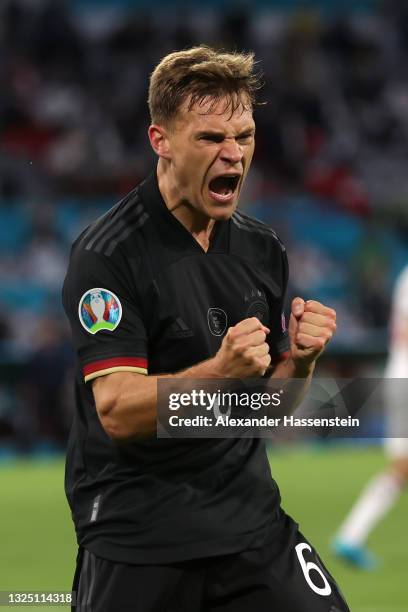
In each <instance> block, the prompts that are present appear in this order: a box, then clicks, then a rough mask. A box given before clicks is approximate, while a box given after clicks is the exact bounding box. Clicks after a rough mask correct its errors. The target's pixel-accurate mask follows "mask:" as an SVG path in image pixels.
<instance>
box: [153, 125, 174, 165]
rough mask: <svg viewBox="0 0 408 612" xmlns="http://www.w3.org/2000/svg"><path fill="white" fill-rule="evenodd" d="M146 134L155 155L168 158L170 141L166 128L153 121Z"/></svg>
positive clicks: (169, 156)
mask: <svg viewBox="0 0 408 612" xmlns="http://www.w3.org/2000/svg"><path fill="white" fill-rule="evenodd" d="M148 134H149V140H150V144H151V145H152V149H153V151H154V152H155V153H156V155H158V156H159V157H163V158H164V159H170V158H171V155H170V143H169V139H168V136H167V132H166V130H165V129H164V128H163V127H162V126H160V125H157V124H155V123H154V124H153V125H151V126H150V127H149V131H148Z"/></svg>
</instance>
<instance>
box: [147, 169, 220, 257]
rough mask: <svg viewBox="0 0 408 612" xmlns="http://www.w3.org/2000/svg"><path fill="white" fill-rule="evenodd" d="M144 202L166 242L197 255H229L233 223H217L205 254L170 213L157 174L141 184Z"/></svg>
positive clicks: (154, 172)
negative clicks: (231, 225)
mask: <svg viewBox="0 0 408 612" xmlns="http://www.w3.org/2000/svg"><path fill="white" fill-rule="evenodd" d="M140 192H141V196H142V200H143V202H144V204H145V206H146V208H148V209H149V211H150V212H151V214H152V217H153V218H154V220H155V222H156V223H157V228H158V229H159V230H163V235H164V237H165V240H166V242H167V243H168V242H172V243H173V244H174V245H175V246H177V247H178V248H180V247H182V248H183V250H189V251H192V252H194V253H196V254H199V253H201V254H203V255H206V254H209V253H228V252H229V235H230V224H231V221H230V220H228V221H216V222H215V225H214V229H213V232H212V234H211V239H210V246H209V248H208V251H207V252H205V251H204V249H203V248H202V247H201V246H200V244H199V243H198V242H197V240H196V239H195V238H194V237H193V236H192V235H191V234H190V232H189V231H188V230H187V229H186V228H185V227H184V225H183V224H182V223H180V221H179V220H178V219H177V218H176V217H175V216H174V215H173V214H172V213H171V212H170V211H169V209H168V208H167V206H166V203H165V202H164V200H163V197H162V195H161V193H160V189H159V185H158V181H157V173H156V171H153V172H152V173H151V174H150V175H149V176H148V178H147V179H146V180H145V181H144V182H143V183H142V184H141V186H140Z"/></svg>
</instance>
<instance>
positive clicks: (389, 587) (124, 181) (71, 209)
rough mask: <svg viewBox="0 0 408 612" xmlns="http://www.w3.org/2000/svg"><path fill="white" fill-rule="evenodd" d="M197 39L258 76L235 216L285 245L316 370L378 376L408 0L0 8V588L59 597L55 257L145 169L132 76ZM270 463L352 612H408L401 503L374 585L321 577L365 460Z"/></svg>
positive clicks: (398, 260) (61, 367) (351, 575)
mask: <svg viewBox="0 0 408 612" xmlns="http://www.w3.org/2000/svg"><path fill="white" fill-rule="evenodd" d="M198 43H207V44H211V45H216V46H219V47H223V48H227V49H238V50H253V51H254V52H255V54H256V57H257V59H258V60H259V62H260V68H261V69H262V70H263V72H264V74H265V81H266V86H265V88H264V90H263V91H262V94H261V100H264V101H267V105H266V106H261V107H260V108H259V109H257V110H256V121H257V150H256V156H255V161H254V164H253V168H252V172H251V173H250V177H249V179H248V185H247V187H246V190H245V193H244V196H243V199H242V206H243V207H244V208H245V209H247V211H248V212H249V213H250V214H253V215H255V216H257V217H258V218H261V219H264V220H265V221H267V222H269V223H270V224H271V225H272V226H273V227H274V228H275V229H276V230H277V232H278V233H279V234H280V236H281V237H282V239H283V240H284V242H285V243H286V245H287V250H288V253H289V261H290V266H291V284H290V290H289V294H290V295H289V297H290V296H293V295H295V294H300V295H302V296H303V297H305V298H306V299H307V298H314V299H319V300H321V301H324V302H326V303H328V304H330V305H332V306H334V307H335V308H336V309H337V313H338V333H337V335H336V338H335V340H334V341H333V343H332V344H331V346H330V349H329V350H328V352H327V356H326V357H325V359H324V360H322V363H321V364H320V367H319V371H318V374H319V375H328V374H329V375H331V376H334V375H335V376H339V377H353V376H358V375H372V376H376V375H379V376H381V372H382V369H383V365H384V361H385V357H386V351H387V334H388V320H389V308H390V296H391V289H392V286H393V283H394V280H395V278H396V276H397V274H398V272H399V271H400V270H401V268H402V267H403V266H404V265H405V264H406V263H407V262H408V172H407V167H406V165H407V153H408V80H407V71H406V66H407V60H408V3H407V2H405V1H404V0H385V1H383V2H379V1H375V0H353V1H352V0H337V1H335V0H320V1H318V0H314V1H313V0H309V1H308V2H307V1H305V2H300V1H299V2H298V1H296V0H286V1H284V0H282V1H280V2H278V1H269V2H268V1H266V0H265V1H264V2H261V1H259V2H254V1H253V2H249V1H248V2H227V1H223V2H215V1H214V2H210V1H203V0H202V1H201V2H199V3H198V2H188V3H182V2H179V3H178V2H166V1H163V0H162V1H161V2H160V1H157V0H155V1H154V2H153V1H150V2H147V1H139V2H138V1H136V0H134V1H131V0H126V1H125V0H69V1H66V2H63V1H62V0H61V1H59V0H2V1H1V2H0V86H1V92H2V93H1V97H0V279H1V282H0V361H1V374H0V482H1V483H2V488H1V497H2V504H1V506H2V512H1V521H0V524H1V527H0V529H1V536H2V537H1V543H2V546H1V550H2V554H1V555H0V590H6V589H9V588H15V589H23V590H27V589H36V590H41V589H45V588H49V589H52V590H56V589H68V588H69V587H70V583H71V578H72V570H73V562H74V555H75V546H74V535H73V530H72V526H71V523H70V517H69V512H68V509H67V506H66V503H65V500H64V496H63V491H62V486H63V463H62V459H61V457H62V453H63V449H64V444H65V440H66V436H67V432H68V428H69V423H70V418H71V413H72V405H73V399H72V384H71V380H72V365H73V356H72V353H71V349H70V339H69V333H68V330H67V325H66V323H65V320H64V317H63V313H62V307H61V299H60V291H61V285H62V281H63V278H64V274H65V269H66V265H67V258H68V255H69V248H70V244H71V242H72V241H73V239H74V238H75V237H76V236H77V235H78V234H79V233H80V231H81V230H82V229H83V228H84V227H85V226H86V225H87V224H88V223H89V222H90V221H91V220H93V219H94V218H96V217H97V216H98V215H100V214H101V213H102V212H104V211H106V210H107V209H108V208H109V207H110V206H112V205H113V203H114V202H115V201H117V200H118V199H119V198H120V197H121V196H122V195H123V194H125V193H126V192H127V191H128V190H129V189H130V188H131V187H132V186H133V185H134V184H135V183H137V182H138V181H139V180H140V179H141V178H143V177H144V176H145V175H146V174H147V173H148V172H149V171H150V169H151V168H152V164H153V162H154V159H153V155H152V153H151V151H150V150H149V146H148V141H147V138H146V127H147V125H148V113H147V105H146V95H147V91H146V89H147V79H148V76H149V73H150V71H151V69H152V67H153V66H154V65H155V63H156V62H157V61H158V60H159V59H160V58H161V57H162V56H163V55H164V54H166V53H168V52H170V51H171V50H174V49H180V48H184V47H186V46H190V45H192V44H198ZM271 453H272V455H271V456H272V466H273V470H274V473H275V474H276V475H277V477H278V481H279V484H280V487H281V490H282V495H283V500H284V506H285V508H287V509H288V510H289V511H291V512H292V513H293V514H294V515H295V516H296V518H297V519H298V520H299V521H300V522H301V524H302V526H303V529H304V531H305V533H306V534H307V535H308V536H309V537H310V538H311V539H312V540H314V542H315V543H316V544H317V545H319V546H320V548H321V550H322V553H323V557H324V558H325V560H326V562H327V563H328V565H329V567H330V568H332V569H333V573H335V575H336V577H338V579H339V581H340V583H341V585H342V587H343V589H344V591H345V593H346V594H347V595H348V596H349V598H350V602H351V607H352V610H353V611H354V610H355V611H357V612H402V610H408V593H407V586H406V574H407V566H408V556H407V553H406V549H407V542H406V533H407V532H406V516H407V511H408V503H407V499H406V496H405V498H404V499H403V501H402V503H401V505H400V506H399V507H398V508H397V509H396V510H395V511H394V513H393V515H392V517H390V520H388V521H387V523H386V524H384V525H383V526H382V527H381V528H380V529H379V530H378V532H377V533H376V534H375V536H373V538H372V545H373V546H374V547H376V549H377V552H378V553H379V554H380V555H382V556H383V558H384V565H383V567H382V568H381V569H380V570H378V571H377V573H376V574H372V575H363V574H358V573H355V572H352V571H351V570H349V569H347V568H344V567H342V566H340V565H337V563H336V562H335V561H334V560H332V559H331V558H330V553H329V549H328V540H329V538H330V535H331V534H332V532H333V530H334V529H335V527H336V526H337V524H338V522H339V520H340V518H341V517H342V516H343V515H344V513H345V511H346V510H347V508H348V507H349V505H350V503H351V501H352V499H353V498H354V496H355V495H356V494H357V492H358V490H359V488H360V486H361V485H362V484H363V483H364V482H365V480H366V478H367V477H368V476H369V475H370V474H372V473H374V472H375V471H376V469H377V468H378V467H379V466H380V465H382V463H383V462H384V459H383V457H382V453H381V449H380V447H379V446H375V445H373V444H370V445H362V444H360V445H358V446H356V445H351V444H348V445H347V446H336V447H329V448H325V449H324V448H322V447H321V446H319V447H313V448H310V449H303V448H301V449H299V448H296V449H293V448H292V449H290V450H288V449H278V450H272V451H271ZM306 482H307V483H309V485H310V491H308V489H307V488H306V487H305V483H306ZM328 493H329V495H328Z"/></svg>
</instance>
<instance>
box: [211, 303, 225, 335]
mask: <svg viewBox="0 0 408 612" xmlns="http://www.w3.org/2000/svg"><path fill="white" fill-rule="evenodd" d="M207 321H208V327H209V329H210V332H211V333H212V335H213V336H222V334H223V333H224V332H225V330H226V329H227V313H226V312H224V310H222V309H221V308H209V309H208V312H207Z"/></svg>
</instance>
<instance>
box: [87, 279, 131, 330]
mask: <svg viewBox="0 0 408 612" xmlns="http://www.w3.org/2000/svg"><path fill="white" fill-rule="evenodd" d="M78 314H79V320H80V321H81V325H82V327H84V328H85V329H86V331H87V332H89V333H90V334H96V333H98V331H102V330H107V331H113V330H114V329H116V328H117V326H118V325H119V323H120V320H121V318H122V305H121V303H120V300H119V298H118V297H117V296H116V295H115V294H114V293H112V291H108V289H102V288H101V287H96V288H95V289H89V290H88V291H86V292H85V293H84V295H83V296H82V297H81V300H80V302H79V308H78Z"/></svg>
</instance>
